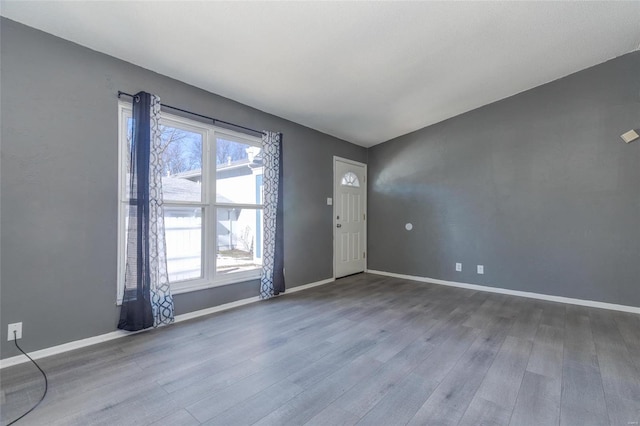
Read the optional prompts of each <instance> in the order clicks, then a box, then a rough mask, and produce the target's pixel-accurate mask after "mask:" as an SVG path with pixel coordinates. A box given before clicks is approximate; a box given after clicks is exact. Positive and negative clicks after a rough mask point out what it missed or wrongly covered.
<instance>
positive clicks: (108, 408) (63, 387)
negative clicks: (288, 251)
mask: <svg viewBox="0 0 640 426" xmlns="http://www.w3.org/2000/svg"><path fill="white" fill-rule="evenodd" d="M40 364H41V365H42V367H43V368H44V369H45V370H46V371H47V373H48V375H49V378H50V388H49V394H48V395H47V398H46V399H45V401H44V402H43V403H42V404H41V406H40V407H38V409H37V410H35V411H34V412H32V413H31V414H30V415H29V416H28V417H26V418H25V419H24V420H23V421H21V423H19V424H29V425H45V424H46V425H94V424H95V425H133V424H136V425H148V424H149V425H150V424H153V425H198V424H206V425H251V424H256V425H353V424H370V425H396V424H397V425H405V424H409V425H554V424H557V425H590V424H593V425H607V424H612V425H625V426H628V425H634V424H638V422H640V316H638V315H634V314H625V313H620V312H614V311H607V310H599V309H591V308H584V307H578V306H571V305H564V304H560V303H551V302H542V301H537V300H532V299H525V298H519V297H512V296H506V295H499V294H492V293H483V292H477V291H472V290H465V289H458V288H452V287H444V286H437V285H430V284H424V283H416V282H412V281H406V280H400V279H395V278H387V277H381V276H376V275H367V274H360V275H355V276H352V277H348V278H344V279H341V280H338V281H336V282H335V283H331V284H327V285H324V286H320V287H315V288H313V289H309V290H305V291H301V292H298V293H293V294H290V295H286V296H283V297H279V298H275V299H272V300H269V301H266V302H261V303H255V304H251V305H247V306H244V307H240V308H236V309H233V310H229V311H225V312H221V313H217V314H214V315H211V316H207V317H202V318H198V319H194V320H191V321H188V322H183V323H179V324H174V325H172V326H170V327H166V328H164V329H158V330H153V331H150V332H146V333H141V334H137V335H134V336H130V337H127V338H123V339H119V340H115V341H111V342H107V343H104V344H100V345H96V346H92V347H89V348H84V349H81V350H77V351H74V352H70V353H66V354H62V355H58V356H55V357H50V358H47V359H42V360H41V361H40ZM0 378H1V380H2V383H1V387H0V389H1V392H2V417H1V418H2V422H3V424H6V423H7V422H8V421H10V420H12V419H13V418H15V417H17V416H18V415H19V414H20V413H22V412H23V411H25V410H26V409H28V408H29V407H30V406H31V405H32V404H33V403H34V402H36V401H37V400H38V398H39V397H40V394H41V389H42V381H41V380H42V379H41V377H40V375H39V373H38V372H37V370H35V368H34V367H33V366H32V365H29V364H22V365H19V366H15V367H11V368H7V369H4V370H2V372H1V373H0Z"/></svg>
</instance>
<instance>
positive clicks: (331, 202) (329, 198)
mask: <svg viewBox="0 0 640 426" xmlns="http://www.w3.org/2000/svg"><path fill="white" fill-rule="evenodd" d="M327 205H328V206H332V205H333V198H331V197H327Z"/></svg>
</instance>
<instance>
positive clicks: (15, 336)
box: [7, 330, 49, 426]
mask: <svg viewBox="0 0 640 426" xmlns="http://www.w3.org/2000/svg"><path fill="white" fill-rule="evenodd" d="M13 343H15V344H16V348H18V350H19V351H20V352H22V353H23V354H24V356H26V357H27V358H29V359H30V360H31V362H32V363H33V365H35V366H36V367H37V368H38V370H40V372H41V373H42V377H44V393H43V394H42V398H40V401H38V402H37V403H36V405H34V406H33V407H31V409H29V411H27V412H26V413H24V414H23V415H21V416H20V417H18V418H17V419H15V420H14V421H12V422H11V423H8V424H7V426H11V425H12V424H14V423H15V422H17V421H18V420H20V419H21V418H23V417H24V416H26V415H27V414H29V413H30V412H32V411H33V410H35V409H36V407H38V405H40V403H41V402H42V400H44V397H45V396H47V390H49V380H47V374H46V373H45V372H44V370H43V369H42V368H40V366H39V365H38V363H37V362H35V361H34V360H33V358H31V357H30V356H29V355H27V353H26V352H25V351H23V350H22V348H21V347H20V346H19V345H18V336H17V334H16V331H15V330H14V331H13Z"/></svg>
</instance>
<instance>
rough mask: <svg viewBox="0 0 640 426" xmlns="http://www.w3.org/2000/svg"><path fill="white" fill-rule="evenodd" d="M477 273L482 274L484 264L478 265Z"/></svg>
mask: <svg viewBox="0 0 640 426" xmlns="http://www.w3.org/2000/svg"><path fill="white" fill-rule="evenodd" d="M478 274H480V275H482V274H484V265H478Z"/></svg>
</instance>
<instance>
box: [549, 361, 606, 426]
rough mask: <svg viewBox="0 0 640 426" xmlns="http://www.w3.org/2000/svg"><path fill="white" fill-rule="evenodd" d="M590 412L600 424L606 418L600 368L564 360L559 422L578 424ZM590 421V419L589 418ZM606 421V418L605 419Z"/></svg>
mask: <svg viewBox="0 0 640 426" xmlns="http://www.w3.org/2000/svg"><path fill="white" fill-rule="evenodd" d="M587 412H588V413H592V414H593V416H592V418H594V419H598V418H599V419H600V420H601V423H600V424H605V423H602V422H603V421H604V420H602V419H605V418H606V419H608V415H607V405H606V402H605V398H604V390H603V386H602V377H601V376H600V370H599V369H598V368H597V367H593V366H592V365H588V364H582V363H576V362H572V361H566V362H565V363H564V366H563V376H562V400H561V413H560V419H561V424H580V423H578V422H580V421H583V419H584V418H586V417H588V415H587V414H586V413H587ZM589 421H590V420H589ZM607 421H608V420H607Z"/></svg>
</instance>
